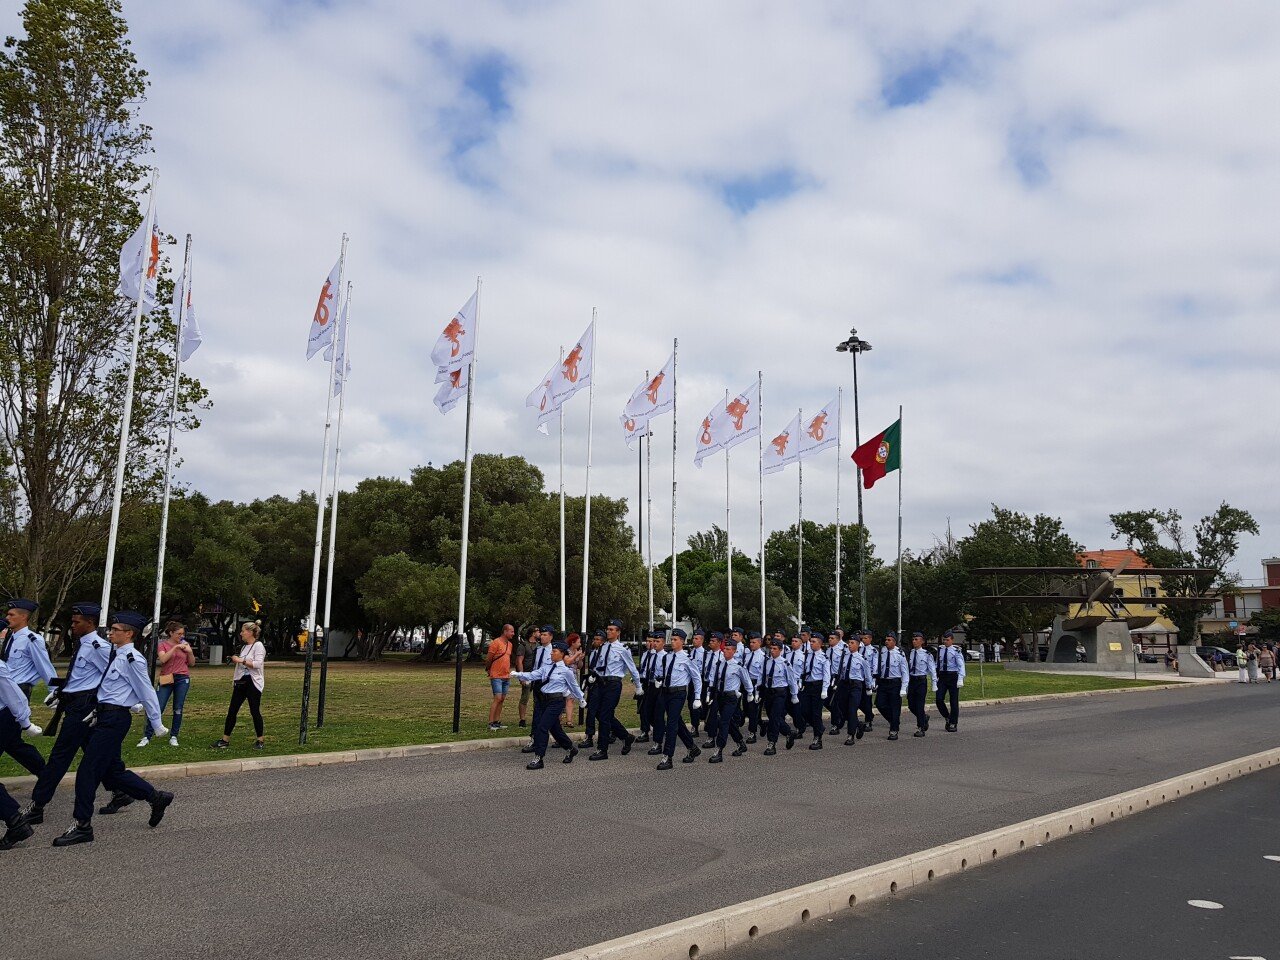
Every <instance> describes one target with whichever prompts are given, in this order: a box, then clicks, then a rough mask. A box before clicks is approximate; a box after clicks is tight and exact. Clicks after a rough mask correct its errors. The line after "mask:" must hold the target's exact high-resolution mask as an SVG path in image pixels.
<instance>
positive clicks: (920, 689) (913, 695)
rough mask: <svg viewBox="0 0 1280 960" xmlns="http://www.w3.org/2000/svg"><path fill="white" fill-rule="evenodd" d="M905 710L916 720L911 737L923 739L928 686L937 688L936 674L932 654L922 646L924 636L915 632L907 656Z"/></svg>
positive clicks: (925, 726)
mask: <svg viewBox="0 0 1280 960" xmlns="http://www.w3.org/2000/svg"><path fill="white" fill-rule="evenodd" d="M907 674H908V676H909V678H910V679H908V680H907V709H908V710H910V711H911V715H912V716H913V717H915V718H916V732H915V733H913V734H912V736H913V737H923V736H924V735H925V734H926V733H928V732H929V711H928V708H927V704H928V702H929V684H930V682H932V684H933V686H934V689H937V686H938V673H937V669H936V667H935V664H934V662H933V654H931V653H930V652H929V648H928V647H926V646H925V645H924V634H923V633H921V632H920V631H919V630H917V631H916V632H915V633H913V634H912V635H911V652H910V653H909V654H908V655H907Z"/></svg>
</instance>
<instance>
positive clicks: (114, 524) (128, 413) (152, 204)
mask: <svg viewBox="0 0 1280 960" xmlns="http://www.w3.org/2000/svg"><path fill="white" fill-rule="evenodd" d="M159 179H160V171H159V170H158V169H156V168H155V167H152V168H151V190H150V193H149V195H148V198H147V216H146V218H145V219H144V221H143V223H144V227H143V231H142V263H141V265H140V266H141V270H140V272H139V274H138V303H137V307H136V309H135V310H134V314H133V346H132V348H131V350H130V352H129V376H128V379H127V380H126V382H125V388H124V414H123V416H121V418H120V450H119V453H118V454H117V456H116V481H115V491H114V493H113V494H112V497H111V528H110V532H109V533H108V534H107V563H106V567H105V568H104V569H103V572H102V612H101V613H99V614H98V626H99V627H103V628H105V627H106V626H107V618H108V608H109V607H110V606H111V578H112V575H113V574H114V572H115V566H116V539H117V537H118V536H119V533H120V500H121V497H122V495H123V493H124V465H125V460H126V459H127V458H128V455H129V422H130V421H131V420H132V419H133V381H134V377H135V375H136V374H137V371H138V341H139V339H140V338H141V337H142V301H143V299H144V298H145V296H146V288H147V263H148V260H149V257H150V254H151V233H152V230H153V229H154V227H155V222H156V183H157V182H158V181H159ZM159 269H160V265H159V263H157V264H156V270H157V271H158V270H159ZM154 645H155V643H154V638H153V641H152V646H154Z"/></svg>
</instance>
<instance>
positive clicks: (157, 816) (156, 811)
mask: <svg viewBox="0 0 1280 960" xmlns="http://www.w3.org/2000/svg"><path fill="white" fill-rule="evenodd" d="M171 803H173V794H172V793H170V792H169V791H168V790H157V791H156V795H155V797H154V798H153V799H152V800H151V816H150V817H149V818H148V819H147V826H149V827H158V826H160V821H161V820H163V819H164V812H165V811H166V810H168V809H169V804H171Z"/></svg>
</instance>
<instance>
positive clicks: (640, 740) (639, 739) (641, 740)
mask: <svg viewBox="0 0 1280 960" xmlns="http://www.w3.org/2000/svg"><path fill="white" fill-rule="evenodd" d="M635 741H636V743H648V742H649V735H648V734H647V733H642V734H640V736H638V737H636V738H635Z"/></svg>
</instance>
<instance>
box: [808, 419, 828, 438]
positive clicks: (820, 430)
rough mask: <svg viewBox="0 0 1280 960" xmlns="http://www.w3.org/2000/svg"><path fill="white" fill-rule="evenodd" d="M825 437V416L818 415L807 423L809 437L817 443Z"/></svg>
mask: <svg viewBox="0 0 1280 960" xmlns="http://www.w3.org/2000/svg"><path fill="white" fill-rule="evenodd" d="M826 435H827V415H826V414H825V413H820V414H818V415H817V416H816V417H814V418H813V419H812V420H810V421H809V436H811V437H813V439H814V440H817V441H818V442H819V443H821V442H822V440H823V438H824V437H825V436H826Z"/></svg>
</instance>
